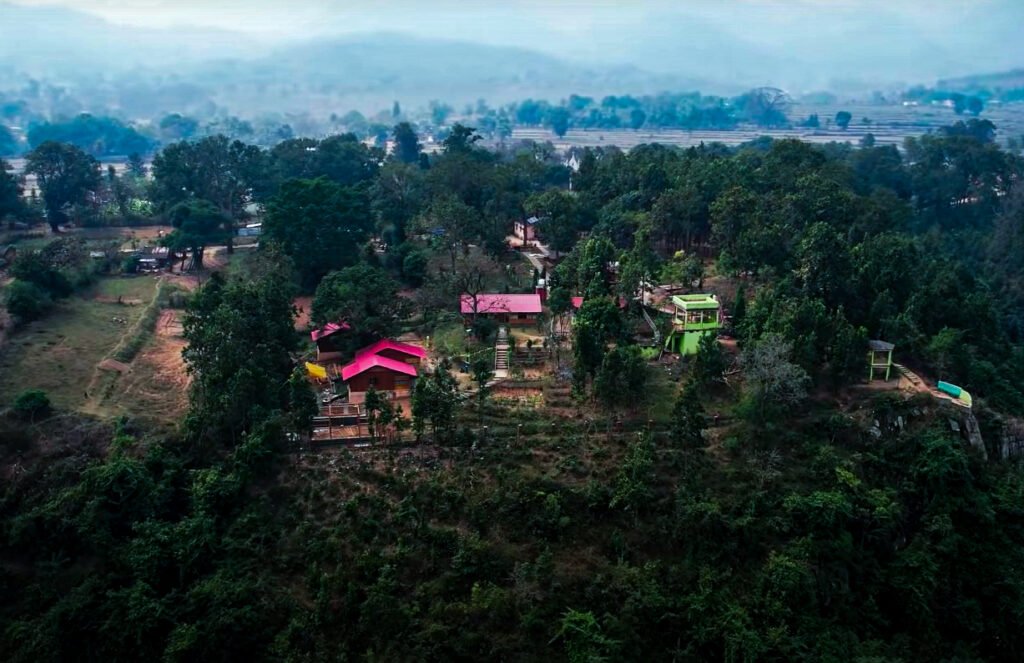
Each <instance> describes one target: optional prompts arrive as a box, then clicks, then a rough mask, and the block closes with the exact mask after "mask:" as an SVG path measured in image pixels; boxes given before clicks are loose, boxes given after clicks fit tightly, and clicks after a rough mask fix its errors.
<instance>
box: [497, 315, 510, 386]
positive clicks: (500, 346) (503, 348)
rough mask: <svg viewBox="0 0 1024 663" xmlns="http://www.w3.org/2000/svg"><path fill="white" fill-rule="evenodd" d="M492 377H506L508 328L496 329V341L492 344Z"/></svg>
mask: <svg viewBox="0 0 1024 663" xmlns="http://www.w3.org/2000/svg"><path fill="white" fill-rule="evenodd" d="M494 377H495V379H499V378H507V377H508V328H506V327H499V328H498V341H497V343H495V344H494Z"/></svg>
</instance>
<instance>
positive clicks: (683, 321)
mask: <svg viewBox="0 0 1024 663" xmlns="http://www.w3.org/2000/svg"><path fill="white" fill-rule="evenodd" d="M672 308H673V314H672V333H671V334H669V337H668V340H666V341H665V349H666V350H668V351H669V352H677V353H679V354H681V355H692V354H696V353H697V345H698V344H699V343H700V339H701V337H703V336H705V335H708V334H711V335H717V334H718V330H719V329H721V327H722V305H721V303H720V302H719V301H718V299H716V298H715V296H714V295H676V296H674V297H672Z"/></svg>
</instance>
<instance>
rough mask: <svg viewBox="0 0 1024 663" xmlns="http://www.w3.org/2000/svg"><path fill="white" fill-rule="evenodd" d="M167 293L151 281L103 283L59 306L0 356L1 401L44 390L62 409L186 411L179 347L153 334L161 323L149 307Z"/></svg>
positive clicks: (149, 414)
mask: <svg viewBox="0 0 1024 663" xmlns="http://www.w3.org/2000/svg"><path fill="white" fill-rule="evenodd" d="M168 289H169V286H167V285H166V284H163V283H161V281H160V280H159V279H157V278H154V277H151V276H137V277H108V278H102V279H100V280H99V281H98V282H97V283H96V284H95V285H94V286H92V287H90V288H88V289H87V290H85V291H82V292H80V293H77V294H75V295H73V296H71V297H70V298H68V299H66V300H62V301H59V302H58V303H57V304H56V306H55V307H54V310H53V311H52V312H51V313H50V314H49V315H47V316H46V317H45V318H43V319H41V320H37V321H35V322H31V323H29V324H27V325H25V326H24V327H23V328H21V329H19V330H17V331H16V332H14V333H13V334H12V335H11V336H10V337H9V338H8V339H7V341H6V343H5V345H4V346H3V347H2V348H0V376H2V377H0V401H2V402H10V401H11V400H12V399H13V398H14V397H15V396H16V395H17V394H18V393H20V392H22V391H24V390H26V389H42V390H44V391H45V392H46V393H47V394H48V395H49V397H50V399H51V400H52V401H53V403H54V405H55V406H56V407H59V408H61V409H67V410H75V411H79V412H83V413H90V414H97V415H102V416H120V415H137V416H140V417H143V418H147V419H155V420H160V419H164V418H168V417H173V416H174V415H176V414H177V413H178V412H179V411H180V410H178V408H179V407H183V406H184V393H183V391H182V389H181V388H180V387H181V386H182V384H183V380H184V366H183V364H182V362H181V358H180V350H181V347H182V346H183V343H182V342H181V341H180V340H179V339H177V338H175V337H174V336H172V335H169V334H166V333H156V334H154V331H158V332H159V331H160V330H158V329H154V327H155V326H156V324H157V323H158V322H160V321H161V320H166V316H164V317H161V315H160V307H159V303H160V302H158V301H154V300H155V299H156V298H157V296H158V294H160V295H163V296H166V293H167V291H168ZM167 327H168V325H166V324H165V325H164V329H166V328H167Z"/></svg>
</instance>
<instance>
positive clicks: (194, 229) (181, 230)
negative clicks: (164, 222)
mask: <svg viewBox="0 0 1024 663" xmlns="http://www.w3.org/2000/svg"><path fill="white" fill-rule="evenodd" d="M168 216H169V217H170V219H171V225H172V226H174V230H173V231H171V233H170V234H169V235H167V237H165V238H164V244H165V245H167V246H168V247H170V248H171V249H172V250H174V251H189V252H190V253H191V254H192V268H193V269H197V270H199V269H202V268H203V253H204V251H205V249H206V247H207V246H211V245H214V244H217V243H219V242H223V241H224V239H225V234H226V231H225V230H224V215H223V214H221V211H220V210H219V209H217V208H216V207H215V206H214V205H213V203H210V202H207V201H205V200H194V201H191V202H187V203H179V204H178V205H175V206H174V207H173V208H172V209H171V211H170V213H169V214H168Z"/></svg>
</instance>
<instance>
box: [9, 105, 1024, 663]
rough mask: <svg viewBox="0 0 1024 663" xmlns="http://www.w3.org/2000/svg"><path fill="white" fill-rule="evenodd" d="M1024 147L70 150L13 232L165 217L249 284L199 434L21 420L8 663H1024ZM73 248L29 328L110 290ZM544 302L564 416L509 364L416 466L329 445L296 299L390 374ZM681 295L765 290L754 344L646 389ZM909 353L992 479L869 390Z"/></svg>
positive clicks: (192, 417) (460, 143)
mask: <svg viewBox="0 0 1024 663" xmlns="http://www.w3.org/2000/svg"><path fill="white" fill-rule="evenodd" d="M994 135H995V127H993V126H992V125H991V123H990V122H987V121H985V120H978V119H971V120H968V121H967V122H957V123H956V124H953V125H950V126H949V127H946V128H945V129H943V130H942V131H939V132H935V133H934V134H930V135H924V136H921V137H919V138H911V139H908V140H907V141H906V143H905V145H904V146H903V149H902V150H900V149H897V148H896V147H894V146H886V147H876V146H872V145H870V144H865V145H861V146H852V145H849V144H829V145H824V146H812V145H809V144H807V143H803V142H800V141H796V140H781V141H780V140H774V141H773V140H770V139H764V140H759V141H755V142H753V143H749V144H746V145H743V146H740V147H739V148H735V149H733V148H726V147H724V146H721V145H716V144H709V145H704V146H701V147H699V148H692V149H687V150H682V149H675V148H670V147H664V146H659V145H645V146H641V147H639V148H637V149H634V150H631V151H629V152H628V153H627V152H623V151H620V150H617V149H607V148H605V149H588V150H585V151H583V152H582V153H581V154H580V159H579V168H578V171H573V170H572V169H570V168H568V167H566V166H565V165H564V159H563V157H562V156H561V155H558V154H556V153H555V151H554V150H553V149H552V148H551V146H550V145H544V144H534V143H526V144H510V145H507V146H505V147H502V148H500V149H496V150H492V149H485V148H483V147H481V146H480V145H479V144H478V142H479V138H480V137H479V134H477V133H476V132H475V131H474V130H473V129H471V128H468V127H465V126H462V125H456V126H455V127H453V128H452V130H451V132H450V133H449V134H448V136H447V137H446V139H445V141H444V143H443V145H442V147H441V150H440V151H439V152H438V153H436V154H425V153H424V152H423V150H422V147H421V145H420V144H419V143H418V140H417V137H416V134H415V132H414V131H413V130H412V128H411V127H410V126H409V125H407V124H399V125H398V126H396V127H394V129H393V131H392V138H393V139H394V142H395V150H394V151H393V152H392V153H391V154H390V155H385V154H384V152H383V151H382V150H379V149H377V148H371V147H367V146H366V145H364V144H363V143H361V142H360V141H359V140H358V139H357V138H356V137H355V136H353V135H339V136H333V137H330V138H326V139H323V140H314V139H305V138H289V139H287V140H283V141H281V142H279V143H277V144H276V146H275V147H273V148H270V149H264V148H261V147H258V146H255V145H250V144H246V143H244V142H241V141H237V140H230V139H228V138H225V137H224V136H208V137H204V138H201V139H198V140H192V141H175V142H171V143H169V144H168V145H166V147H164V148H163V149H162V150H161V151H159V152H158V153H157V154H156V156H155V158H154V161H153V163H152V166H151V172H147V167H146V166H145V165H144V164H142V163H141V161H136V162H135V163H134V164H133V166H132V167H131V168H129V169H128V170H127V171H126V172H124V173H115V172H113V171H110V172H107V173H104V172H101V170H100V168H99V166H98V164H97V163H96V162H95V160H94V159H93V158H92V157H91V156H90V155H88V154H86V153H85V152H83V151H82V150H80V149H79V148H77V147H74V146H69V145H67V144H65V143H61V142H57V141H59V140H60V135H59V134H54V135H53V136H50V137H51V138H54V139H56V140H48V141H45V142H43V143H41V144H40V145H38V146H37V147H35V149H34V150H33V151H32V152H30V153H29V154H28V155H27V163H28V166H27V170H28V171H29V172H32V173H35V174H37V175H38V176H39V177H40V179H41V181H42V180H44V179H45V181H42V193H41V196H40V198H39V199H38V200H34V201H28V202H25V201H23V200H22V199H21V197H20V195H19V186H20V184H19V183H18V181H17V180H16V179H15V178H14V177H13V176H11V175H8V174H7V173H6V172H5V171H4V170H3V169H0V214H3V213H7V214H9V215H10V217H11V218H12V219H13V218H18V219H26V220H33V219H41V218H43V217H44V216H45V218H46V219H47V220H48V221H49V222H50V223H51V225H53V227H54V230H59V229H60V225H61V224H62V223H65V222H66V221H67V220H70V219H75V220H78V221H80V222H85V223H87V224H92V225H109V224H119V223H143V222H149V221H156V220H160V221H164V222H166V223H169V224H171V225H172V227H173V231H172V232H171V233H170V235H169V236H168V237H167V238H166V239H165V240H164V242H165V243H166V244H168V245H169V246H171V247H172V248H174V249H176V250H180V251H182V252H185V253H188V254H190V255H191V256H192V258H193V262H194V264H195V265H196V267H197V268H202V267H203V257H204V255H206V251H205V250H206V249H207V248H208V247H213V246H221V245H224V246H226V247H227V249H226V251H229V252H232V253H231V255H234V256H235V257H234V258H233V259H232V262H231V263H230V265H229V267H230V268H228V269H224V270H221V271H218V272H216V273H214V274H211V275H209V277H208V278H206V279H205V280H204V285H203V286H202V287H201V288H199V289H197V290H196V291H195V292H194V293H192V294H190V295H189V296H188V301H187V304H186V305H185V306H186V308H185V314H184V324H183V326H184V332H183V333H184V337H185V340H186V342H187V347H186V349H185V351H184V360H185V363H186V365H187V370H188V372H189V376H190V385H189V392H188V394H189V402H188V409H187V412H186V413H185V415H184V416H183V417H182V419H181V420H180V421H176V422H173V423H172V424H168V425H163V426H157V425H152V424H150V423H148V422H146V421H143V420H141V419H138V420H137V419H133V418H130V417H123V418H119V419H117V420H114V421H111V420H108V419H103V418H97V417H94V416H90V415H88V414H83V413H80V412H75V411H71V410H62V409H61V408H55V407H53V406H52V405H51V404H50V403H49V402H48V401H47V399H46V395H45V394H42V393H40V392H30V393H27V394H23V395H22V396H21V397H19V398H18V400H17V402H16V403H13V404H10V405H11V407H10V408H9V410H8V412H7V413H6V416H5V417H4V418H2V419H0V471H2V472H3V478H4V480H3V485H2V487H0V596H3V597H5V599H4V601H3V602H2V603H0V657H2V658H3V659H4V660H7V661H33V662H35V661H51V660H53V661H56V660H90V661H91V660H157V659H159V660H166V661H197V660H202V661H216V660H223V661H228V660H231V661H235V660H254V661H255V660H275V661H336V660H367V661H378V660H380V661H384V660H467V661H468V660H569V661H573V662H583V661H600V660H624V661H651V660H727V661H754V660H774V661H794V660H801V661H823V660H825V661H848V660H858V661H897V660H948V661H953V660H1005V661H1012V660H1021V659H1022V658H1024V634H1022V631H1021V628H1020V626H1021V624H1022V623H1024V472H1022V468H1021V465H1020V461H1019V458H1017V459H1015V458H1014V457H1013V454H1012V453H1010V451H1013V449H1011V447H1012V444H1007V443H1004V442H1005V441H1007V440H1011V441H1012V439H1015V438H1013V435H1015V434H1019V435H1020V434H1024V433H1021V431H1024V428H1014V427H1015V426H1020V419H1019V417H1022V416H1024V386H1022V385H1024V185H1022V184H1021V174H1022V168H1024V163H1022V161H1021V159H1020V157H1018V156H1017V155H1015V154H1013V153H1011V152H1007V151H1004V150H1002V149H1001V148H1000V147H999V146H998V145H996V144H995V142H994V140H993V139H994ZM46 178H48V179H46ZM253 204H255V205H256V206H258V208H259V209H260V212H261V218H262V222H263V235H262V237H261V241H260V247H259V249H258V250H257V251H253V252H252V253H251V255H248V256H247V257H246V258H245V259H244V260H243V259H242V258H241V257H240V256H238V255H235V254H236V253H237V254H240V253H241V251H240V250H236V249H235V248H234V247H233V242H234V241H235V238H234V234H235V233H234V231H235V228H236V227H237V226H238V225H240V224H243V223H244V222H246V221H247V220H248V214H249V213H250V212H249V211H248V210H251V209H252V205H253ZM44 212H45V215H44ZM528 215H536V216H537V217H538V218H539V222H538V232H539V235H540V239H541V240H542V241H543V242H544V243H545V244H546V245H547V246H548V247H549V248H550V249H551V251H552V253H553V254H555V255H559V256H561V258H562V259H561V260H560V262H559V264H558V266H557V267H555V268H554V269H552V270H551V271H550V272H548V273H544V274H539V273H538V274H533V275H530V276H528V277H527V278H525V279H522V278H518V277H516V276H515V275H514V273H513V272H514V269H511V268H505V267H504V265H512V264H520V265H521V264H523V261H522V260H521V259H520V258H519V257H518V254H515V253H514V252H512V251H511V250H510V249H509V247H508V245H507V243H506V237H507V235H508V234H509V231H510V228H511V226H512V223H513V222H514V221H516V220H521V219H523V218H524V217H526V216H528ZM58 241H60V242H65V240H64V239H60V240H58ZM61 246H62V247H65V248H64V249H62V251H63V250H70V249H66V245H65V244H62V245H61ZM58 253H60V252H58V251H55V250H49V251H47V250H46V249H44V250H42V251H39V252H36V251H26V252H22V253H19V256H18V258H16V259H15V261H14V264H13V265H12V267H11V269H10V275H11V277H13V281H12V283H11V284H10V285H8V286H6V296H7V307H8V309H9V310H10V311H11V313H12V314H13V315H14V316H15V318H17V320H16V322H17V323H18V324H19V325H24V324H27V323H28V322H29V321H30V320H33V319H35V320H43V321H45V320H46V319H47V317H46V316H47V315H49V314H50V313H49V311H50V307H51V306H54V305H55V302H58V301H59V300H61V299H62V298H66V297H69V296H71V295H70V293H72V292H73V291H74V290H75V288H77V287H80V283H79V282H80V281H82V280H87V279H88V278H90V277H89V275H83V274H81V273H78V272H72V271H71V270H69V269H68V268H67V267H66V264H65V263H61V262H59V261H58V260H56V259H55V257H54V256H55V255H56V254H58ZM240 265H244V267H242V266H240ZM536 277H544V278H545V279H546V281H547V283H548V285H549V288H550V294H549V298H548V308H549V311H548V313H547V315H550V316H551V317H552V318H554V317H556V316H559V315H562V314H565V313H566V312H567V311H568V310H569V308H570V301H571V299H572V298H573V297H583V298H584V303H583V305H582V307H581V308H580V310H579V311H578V312H577V313H576V318H575V321H574V323H573V329H572V332H571V334H570V337H569V339H568V342H567V345H566V347H565V348H561V349H560V346H558V345H557V344H553V345H552V346H550V347H546V348H545V350H546V351H551V352H552V353H557V352H563V353H564V361H562V362H561V366H562V367H563V369H564V370H560V371H559V373H558V374H555V375H551V376H548V377H546V378H545V380H548V382H547V383H545V389H546V390H548V392H546V393H551V394H554V393H556V392H557V393H558V394H560V395H559V397H558V398H557V399H556V398H554V396H552V398H551V399H550V400H549V401H548V402H546V403H545V404H543V405H540V406H535V407H524V406H522V405H521V404H513V403H508V402H505V401H502V400H500V399H498V398H497V397H489V396H488V394H487V391H486V388H485V386H484V385H485V384H486V382H487V377H488V376H487V375H486V371H485V370H483V369H480V370H479V371H478V369H477V368H476V367H473V368H472V369H471V370H472V371H474V373H477V372H479V373H481V374H482V375H481V376H480V379H479V380H478V382H479V387H480V388H479V389H478V390H476V391H474V392H473V393H472V394H471V395H463V394H461V393H460V392H459V391H458V390H457V389H456V388H455V386H454V380H455V376H454V375H453V374H454V373H455V372H456V371H455V370H454V369H453V366H452V365H451V364H449V363H448V362H447V361H446V358H445V359H444V360H442V361H441V362H439V364H438V366H437V368H436V370H435V371H433V372H432V373H431V374H430V375H429V376H424V377H423V378H422V379H421V380H420V382H418V383H417V386H416V392H415V396H414V399H413V411H412V417H411V420H410V421H409V422H407V424H403V425H407V427H408V436H407V437H408V439H410V440H411V441H409V442H408V443H404V444H391V445H389V444H379V445H375V446H374V447H373V448H371V449H368V450H346V449H328V450H322V451H319V452H317V451H314V452H309V451H308V450H304V449H303V448H301V447H300V445H297V444H296V440H297V439H300V438H301V437H302V436H303V435H304V434H305V433H306V432H308V430H309V428H310V420H311V416H312V414H313V412H315V409H316V402H315V400H314V394H313V392H312V391H311V390H310V388H309V386H308V384H307V383H306V381H305V380H304V379H303V376H302V375H301V373H297V372H295V370H294V366H295V361H294V358H295V357H296V356H298V355H299V354H300V353H301V351H302V349H303V347H302V344H303V343H304V342H305V337H304V336H302V335H300V334H299V333H298V332H296V329H295V326H294V316H295V315H296V310H295V309H294V307H293V302H294V301H295V299H294V298H295V297H296V295H299V294H303V295H307V296H310V297H312V298H313V299H312V316H313V321H314V323H316V324H321V323H324V322H328V321H332V320H336V319H339V317H343V318H344V319H345V320H347V321H349V322H351V323H352V326H353V327H354V328H355V329H356V330H357V331H358V332H359V333H360V334H366V335H367V338H358V339H354V340H353V344H354V345H353V347H358V346H359V345H360V344H361V343H363V342H365V341H366V340H370V339H372V338H375V337H381V336H390V335H397V334H398V333H401V332H414V333H419V334H422V335H424V336H427V335H429V336H439V335H440V331H439V330H441V329H442V328H445V327H446V326H449V327H450V326H452V325H454V327H455V328H456V330H457V331H458V332H459V333H461V332H462V331H463V330H462V326H463V325H462V321H461V319H459V318H458V316H457V315H456V314H455V311H456V309H455V306H456V305H457V304H456V303H457V301H458V297H459V295H460V294H461V293H465V292H467V291H470V290H471V289H473V288H476V290H474V292H476V291H480V290H482V289H483V284H484V283H486V284H487V285H489V286H491V287H495V284H499V285H497V287H500V288H502V291H503V292H528V291H532V290H533V287H534V284H535V278H536ZM651 282H679V283H686V284H688V285H689V286H691V287H690V289H691V290H695V291H700V290H701V288H702V287H704V286H705V282H708V283H710V282H714V283H729V284H731V285H733V286H735V287H733V288H731V292H730V295H731V296H730V297H729V298H728V299H727V300H725V301H724V304H725V307H726V309H727V312H728V314H729V316H730V322H729V330H728V331H729V332H730V333H731V335H732V337H733V338H734V339H735V341H736V343H735V344H733V345H734V346H735V347H734V348H732V349H729V350H727V349H725V348H724V345H720V344H718V343H715V342H710V343H708V342H705V343H702V344H701V349H700V351H699V353H698V354H697V355H696V356H694V357H692V358H689V359H688V360H686V361H684V362H680V363H679V364H678V365H673V366H675V367H674V368H670V369H666V368H664V366H663V365H662V364H660V363H658V362H656V361H655V360H654V359H653V358H652V357H651V356H650V354H645V351H646V350H649V348H641V347H640V346H641V345H642V343H639V342H638V341H637V337H638V336H639V334H638V333H637V330H638V329H641V328H643V325H644V323H643V320H642V315H643V313H642V311H641V310H640V306H639V305H638V303H637V301H636V293H637V292H642V291H643V289H644V288H645V284H648V283H651ZM620 299H621V301H622V302H623V305H622V306H618V305H616V303H617V302H618V301H620ZM494 333H495V330H494V329H493V328H488V326H487V325H486V324H484V323H483V322H482V321H481V322H479V323H477V322H476V321H474V324H473V328H472V335H473V336H475V337H478V338H479V339H481V340H482V342H484V343H485V344H486V343H489V342H490V339H492V338H493V335H494ZM18 338H19V337H18V331H17V329H15V330H14V332H13V335H12V337H11V340H12V341H16V340H17V339H18ZM878 338H880V339H885V340H886V341H889V342H891V343H893V344H895V346H896V348H897V352H898V355H899V357H900V361H901V362H903V363H905V364H907V365H909V366H911V367H913V368H914V369H915V370H917V371H918V372H920V373H921V374H923V375H928V376H931V377H933V378H939V379H943V380H948V381H951V382H955V383H956V384H958V385H961V386H962V387H964V388H965V389H967V390H969V391H970V392H971V394H973V395H974V399H975V403H974V408H973V410H972V413H971V417H972V418H976V421H977V423H978V426H979V429H980V434H981V436H982V438H983V439H984V445H983V446H981V447H979V446H977V445H972V444H970V443H968V441H967V440H966V439H965V438H964V437H963V436H962V435H961V434H959V433H958V432H957V430H959V427H957V426H951V424H950V422H951V418H955V416H956V415H949V414H948V413H947V411H946V410H943V409H942V406H940V405H938V404H936V403H935V402H933V401H932V399H931V398H930V397H929V396H928V395H926V394H921V395H918V396H914V397H910V398H907V397H904V396H902V395H897V394H896V393H893V392H872V391H870V390H867V389H865V388H863V385H861V384H860V383H862V382H863V381H864V379H865V377H866V372H867V364H866V360H865V344H866V342H867V340H868V339H878ZM437 343H438V345H437V347H441V345H440V339H438V341H437ZM654 354H657V353H656V352H655V353H654ZM450 369H452V370H450ZM476 377H477V376H476V375H474V380H475V379H476ZM385 414H389V415H393V413H388V412H387V408H385V407H383V406H381V407H380V410H379V416H381V417H383V416H384V415H385ZM380 425H381V426H384V424H383V423H381V424H380ZM391 425H395V426H397V427H399V428H400V427H401V426H399V425H398V424H394V423H393V422H392V424H391ZM954 429H956V430H954ZM1014 431H1017V433H1014ZM1001 441H1002V442H1001ZM1018 451H1019V450H1018Z"/></svg>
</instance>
